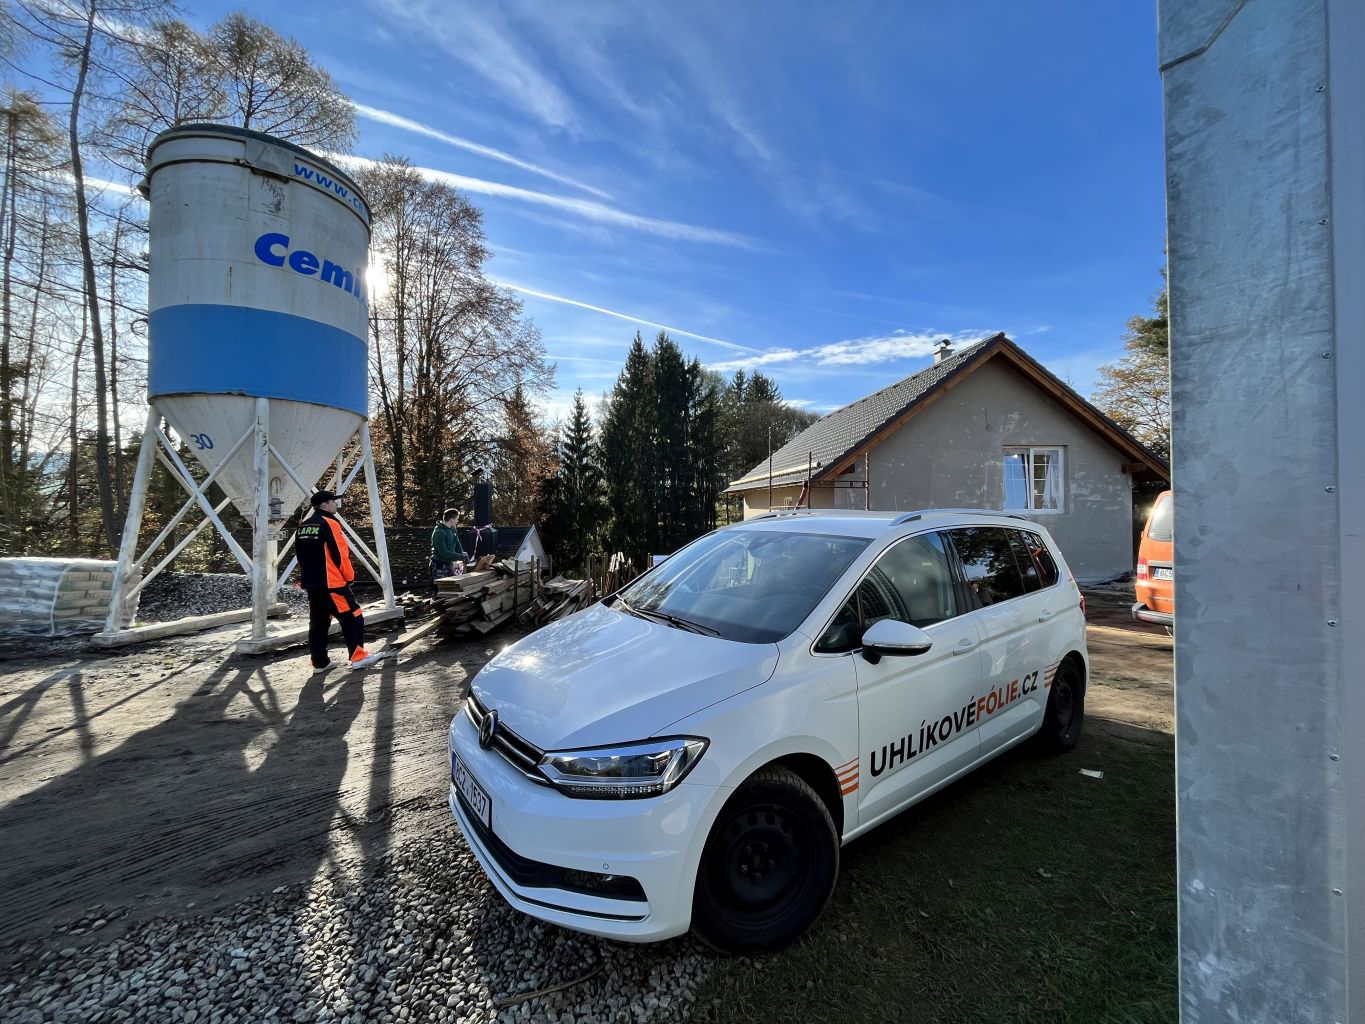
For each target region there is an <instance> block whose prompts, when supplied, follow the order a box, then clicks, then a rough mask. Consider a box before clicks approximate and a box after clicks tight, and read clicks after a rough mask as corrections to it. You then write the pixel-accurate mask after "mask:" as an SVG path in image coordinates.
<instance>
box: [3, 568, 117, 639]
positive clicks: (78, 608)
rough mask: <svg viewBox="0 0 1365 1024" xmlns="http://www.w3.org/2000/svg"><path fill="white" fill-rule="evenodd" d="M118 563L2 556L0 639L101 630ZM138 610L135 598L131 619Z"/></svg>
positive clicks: (65, 634)
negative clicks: (3, 637) (0, 637)
mask: <svg viewBox="0 0 1365 1024" xmlns="http://www.w3.org/2000/svg"><path fill="white" fill-rule="evenodd" d="M116 565H117V563H115V562H106V561H101V560H99V559H94V558H0V635H3V636H69V635H71V634H73V633H95V632H98V631H99V630H100V629H102V628H103V627H104V620H105V617H106V616H107V615H108V614H109V599H110V596H111V595H112V593H113V587H114V569H115V568H116ZM136 611H137V608H136V599H134V607H133V608H132V609H130V617H131V614H135V613H136ZM124 625H127V623H124Z"/></svg>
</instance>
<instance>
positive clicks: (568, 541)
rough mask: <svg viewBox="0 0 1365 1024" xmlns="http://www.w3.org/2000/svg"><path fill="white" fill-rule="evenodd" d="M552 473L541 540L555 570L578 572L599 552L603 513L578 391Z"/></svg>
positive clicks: (589, 431) (594, 450) (589, 421)
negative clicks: (543, 534) (591, 555)
mask: <svg viewBox="0 0 1365 1024" xmlns="http://www.w3.org/2000/svg"><path fill="white" fill-rule="evenodd" d="M556 457H557V461H558V469H557V471H556V473H555V475H554V476H552V477H550V478H549V479H548V480H546V482H545V489H544V492H543V493H544V499H545V500H544V515H543V521H544V533H545V541H546V543H547V545H548V546H549V550H550V552H551V554H552V555H553V556H554V558H555V565H556V568H557V569H558V570H561V571H562V570H581V569H582V568H583V567H584V566H585V565H586V563H587V557H588V555H590V554H593V553H594V552H596V551H598V550H600V547H599V546H600V544H601V541H602V530H603V528H604V527H605V525H606V522H607V518H608V513H607V505H606V498H605V495H604V493H603V486H604V485H603V480H602V470H601V467H600V466H599V464H598V461H597V460H598V449H597V442H596V440H595V439H594V437H593V427H592V419H591V418H590V417H589V415H588V406H587V403H586V402H585V401H584V399H583V389H582V388H579V389H578V391H577V392H576V393H575V394H574V401H573V411H572V413H570V415H569V422H568V423H567V424H566V425H564V427H563V428H562V429H561V430H560V432H559V438H558V444H557V445H556Z"/></svg>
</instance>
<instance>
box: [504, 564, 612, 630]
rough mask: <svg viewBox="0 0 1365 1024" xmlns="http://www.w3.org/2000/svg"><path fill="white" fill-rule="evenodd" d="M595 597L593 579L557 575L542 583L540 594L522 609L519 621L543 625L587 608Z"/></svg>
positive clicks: (532, 624) (531, 624)
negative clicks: (577, 578)
mask: <svg viewBox="0 0 1365 1024" xmlns="http://www.w3.org/2000/svg"><path fill="white" fill-rule="evenodd" d="M595 597H596V595H595V594H594V593H593V585H592V581H591V580H571V579H566V578H565V577H563V576H556V577H555V578H554V579H552V580H547V581H546V582H545V583H543V584H542V585H541V588H540V594H539V596H537V597H536V599H535V600H534V601H532V602H531V603H530V604H529V605H527V606H526V608H525V609H523V610H522V611H521V613H520V614H519V615H518V617H517V621H519V622H521V623H523V624H525V625H530V626H543V625H545V623H547V622H551V621H553V620H554V619H562V618H564V616H566V615H572V614H573V613H574V612H576V611H578V610H579V609H580V608H586V607H587V606H588V605H590V604H592V602H593V600H594V599H595Z"/></svg>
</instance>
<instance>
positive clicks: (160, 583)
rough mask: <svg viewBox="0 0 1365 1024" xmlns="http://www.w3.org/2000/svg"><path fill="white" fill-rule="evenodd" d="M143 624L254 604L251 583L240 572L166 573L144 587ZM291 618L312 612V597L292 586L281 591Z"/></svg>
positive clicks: (139, 619) (139, 615) (141, 612)
mask: <svg viewBox="0 0 1365 1024" xmlns="http://www.w3.org/2000/svg"><path fill="white" fill-rule="evenodd" d="M140 596H141V598H142V601H141V603H140V604H139V606H138V612H137V617H138V621H139V622H168V621H169V620H171V619H179V618H184V617H185V616H187V615H212V614H214V613H215V612H229V611H232V610H233V609H235V608H247V607H250V605H251V581H250V580H248V579H247V578H246V577H245V576H243V575H241V574H240V573H230V572H163V573H162V574H161V575H160V576H158V577H156V579H154V580H152V582H150V583H148V584H147V586H146V587H145V588H143V590H142V593H141V595H140ZM280 600H281V601H283V602H284V603H285V604H287V605H288V606H289V611H290V614H291V615H306V614H307V613H308V595H307V594H305V593H304V592H303V591H302V590H299V589H298V588H297V587H295V586H293V585H292V584H286V585H285V586H283V587H281V588H280Z"/></svg>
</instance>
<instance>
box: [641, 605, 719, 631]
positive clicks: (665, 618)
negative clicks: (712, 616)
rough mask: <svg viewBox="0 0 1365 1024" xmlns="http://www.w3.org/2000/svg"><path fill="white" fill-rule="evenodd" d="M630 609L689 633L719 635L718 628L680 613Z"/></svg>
mask: <svg viewBox="0 0 1365 1024" xmlns="http://www.w3.org/2000/svg"><path fill="white" fill-rule="evenodd" d="M631 611H632V612H633V613H634V614H636V615H639V616H642V617H645V618H650V619H654V620H656V621H658V622H666V623H668V624H669V625H670V626H676V627H677V628H678V629H685V630H687V632H689V633H700V634H701V635H702V636H720V632H719V631H718V630H714V629H712V628H711V627H710V626H703V625H702V624H701V623H700V622H693V621H692V620H691V619H684V618H683V617H682V616H681V615H670V614H669V613H668V612H658V611H654V610H653V609H652V608H651V609H644V608H632V609H631Z"/></svg>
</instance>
